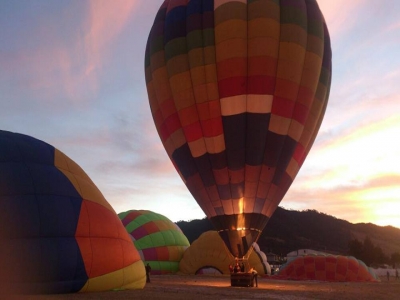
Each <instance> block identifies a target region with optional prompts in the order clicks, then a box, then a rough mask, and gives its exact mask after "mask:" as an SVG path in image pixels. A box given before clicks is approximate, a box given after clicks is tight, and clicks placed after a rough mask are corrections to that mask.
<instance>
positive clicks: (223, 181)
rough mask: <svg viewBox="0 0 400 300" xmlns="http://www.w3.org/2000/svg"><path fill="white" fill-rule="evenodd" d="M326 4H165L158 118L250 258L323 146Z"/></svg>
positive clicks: (156, 90) (152, 47)
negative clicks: (316, 145) (313, 151)
mask: <svg viewBox="0 0 400 300" xmlns="http://www.w3.org/2000/svg"><path fill="white" fill-rule="evenodd" d="M331 56H332V54H331V47H330V39H329V34H328V30H327V27H326V24H325V21H324V18H323V16H322V14H321V12H320V10H319V7H318V4H317V2H316V1H315V0H281V1H278V0H247V1H246V0H191V1H190V0H165V1H164V3H163V4H162V5H161V7H160V9H159V11H158V13H157V16H156V18H155V21H154V24H153V27H152V29H151V32H150V35H149V38H148V42H147V48H146V55H145V73H146V83H147V90H148V95H149V102H150V107H151V112H152V114H153V118H154V122H155V125H156V127H157V130H158V133H159V135H160V138H161V141H162V143H163V145H164V147H165V149H166V151H167V153H168V155H169V157H170V158H171V160H172V162H173V164H174V166H175V167H176V169H177V171H178V172H179V174H180V176H181V177H182V179H183V181H184V182H185V184H186V186H187V187H188V189H189V191H190V192H191V194H192V195H193V197H194V198H195V199H196V201H197V202H198V204H199V205H200V206H201V208H202V209H203V211H204V212H205V213H206V215H207V217H208V218H209V219H210V220H211V222H212V223H213V224H214V226H215V227H216V229H217V230H218V231H219V233H220V235H221V237H222V238H223V239H224V241H225V243H226V245H227V247H228V248H229V250H230V252H231V253H232V254H233V255H235V256H237V257H238V256H239V257H241V256H244V255H245V254H246V252H247V250H248V249H249V247H250V245H251V244H252V243H253V242H254V241H256V240H257V238H258V236H259V235H260V233H261V230H262V229H263V228H264V227H265V225H266V224H267V222H268V220H269V218H270V217H271V215H272V214H273V212H274V211H275V209H276V207H277V206H278V204H279V203H280V201H281V200H282V198H283V197H284V195H285V193H286V192H287V190H288V189H289V187H290V185H291V183H292V182H293V180H294V178H295V177H296V174H297V173H298V171H299V169H300V167H301V165H302V164H303V162H304V160H305V158H306V156H307V154H308V152H309V151H310V148H311V146H312V144H313V142H314V140H315V137H316V135H317V132H318V129H319V127H320V124H321V122H322V119H323V116H324V113H325V109H326V105H327V101H328V96H329V89H330V82H331Z"/></svg>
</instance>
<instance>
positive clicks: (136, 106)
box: [0, 0, 400, 228]
mask: <svg viewBox="0 0 400 300" xmlns="http://www.w3.org/2000/svg"><path fill="white" fill-rule="evenodd" d="M161 3H162V0H131V1H125V0H113V1H107V0H92V1H89V0H86V1H82V0H71V1H56V0H52V1H50V0H49V1H36V0H31V1H14V0H2V1H1V2H0V129H2V130H8V131H12V132H18V133H23V134H27V135H31V136H33V137H35V138H38V139H40V140H43V141H45V142H47V143H49V144H51V145H53V146H54V147H56V148H58V149H60V150H61V151H62V152H64V153H65V154H66V155H68V156H69V157H70V158H71V159H73V160H74V161H75V162H77V163H78V164H79V165H80V166H81V167H82V168H83V169H84V170H85V171H86V173H87V174H88V175H89V176H90V177H91V178H92V180H93V181H94V182H95V184H96V185H97V187H98V188H99V189H100V191H101V192H102V193H103V194H104V196H105V197H106V199H107V200H108V201H109V202H110V204H111V205H112V206H113V207H114V209H115V210H116V212H117V213H119V212H122V211H126V210H130V209H149V210H152V211H155V212H158V213H161V214H163V215H165V216H167V217H168V218H170V219H171V220H172V221H178V220H191V219H197V218H203V217H204V213H203V212H202V210H201V209H200V207H199V206H198V205H197V203H196V201H195V200H194V199H193V197H192V196H191V194H190V193H189V192H188V190H187V189H186V187H185V185H184V184H183V182H182V180H181V179H180V177H179V175H178V174H177V172H176V171H175V169H174V168H173V166H172V164H171V162H170V160H169V158H168V156H167V154H166V152H165V150H164V148H163V146H162V144H161V141H160V139H159V137H158V134H157V132H156V129H155V126H154V123H153V119H152V116H151V113H150V108H149V104H148V98H147V91H146V85H145V80H144V50H145V45H146V40H147V36H148V33H149V30H150V28H151V25H152V23H153V20H154V16H155V14H156V12H157V10H158V8H159V6H160V4H161ZM318 3H319V5H320V8H321V10H322V12H323V14H324V16H325V19H326V21H327V24H328V28H329V31H330V35H331V41H332V51H333V81H332V86H331V94H330V98H329V103H328V108H327V111H326V114H325V118H324V121H323V123H322V126H321V129H320V131H319V135H318V137H317V140H316V141H315V143H314V146H313V148H312V150H311V152H310V153H309V156H308V158H307V159H306V161H305V163H304V165H303V167H302V169H301V170H300V172H299V174H298V176H297V178H296V179H295V181H294V183H293V185H292V186H291V188H290V189H289V192H288V193H287V194H286V196H285V197H284V199H283V200H282V202H281V204H280V205H281V206H282V207H284V208H286V209H295V210H305V209H315V210H317V211H319V212H323V213H326V214H329V215H333V216H335V217H337V218H340V219H345V220H348V221H350V222H352V223H358V222H372V223H375V224H378V225H393V226H396V227H399V228H400V55H399V53H400V18H399V15H400V1H399V0H379V1H378V0H352V1H348V0H319V1H318Z"/></svg>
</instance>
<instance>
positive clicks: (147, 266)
mask: <svg viewBox="0 0 400 300" xmlns="http://www.w3.org/2000/svg"><path fill="white" fill-rule="evenodd" d="M150 271H151V267H150V265H149V263H147V265H146V282H150Z"/></svg>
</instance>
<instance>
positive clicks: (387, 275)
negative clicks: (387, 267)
mask: <svg viewBox="0 0 400 300" xmlns="http://www.w3.org/2000/svg"><path fill="white" fill-rule="evenodd" d="M386 277H387V280H388V281H389V278H390V273H389V271H387V272H386Z"/></svg>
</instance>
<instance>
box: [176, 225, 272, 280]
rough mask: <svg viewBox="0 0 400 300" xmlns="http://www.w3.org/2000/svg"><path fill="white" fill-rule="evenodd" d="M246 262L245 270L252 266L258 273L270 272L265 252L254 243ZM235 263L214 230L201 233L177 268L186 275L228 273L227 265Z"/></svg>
mask: <svg viewBox="0 0 400 300" xmlns="http://www.w3.org/2000/svg"><path fill="white" fill-rule="evenodd" d="M253 246H254V250H255V251H251V252H250V255H249V258H248V261H247V263H246V265H247V268H248V269H247V270H246V271H248V270H249V269H250V268H254V269H255V270H256V271H257V273H258V274H259V275H265V274H270V273H271V267H270V266H269V264H268V263H267V261H266V256H265V254H264V253H263V252H262V251H260V248H259V246H258V245H257V244H256V243H254V244H253ZM234 264H235V258H234V257H233V256H232V254H231V253H229V251H228V250H227V248H226V246H225V244H224V241H223V240H222V239H221V237H220V236H219V235H218V233H217V232H216V231H212V230H210V231H206V232H204V233H202V234H201V235H200V236H199V238H198V239H197V240H195V241H194V242H193V243H192V244H191V245H190V247H189V248H188V249H187V250H186V252H185V253H184V255H183V258H182V260H181V262H180V264H179V270H180V271H181V272H182V273H184V274H188V275H193V274H196V275H198V274H211V273H213V271H212V270H216V272H215V271H214V273H220V274H229V265H234Z"/></svg>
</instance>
